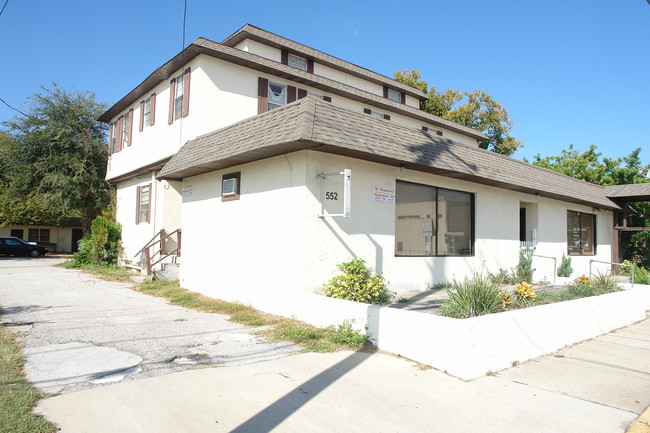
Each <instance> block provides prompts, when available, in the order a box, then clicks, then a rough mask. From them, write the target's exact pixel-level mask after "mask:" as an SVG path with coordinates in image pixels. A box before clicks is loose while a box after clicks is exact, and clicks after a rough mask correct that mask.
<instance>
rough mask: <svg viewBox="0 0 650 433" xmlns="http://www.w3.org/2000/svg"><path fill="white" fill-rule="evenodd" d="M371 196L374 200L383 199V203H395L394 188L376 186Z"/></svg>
mask: <svg viewBox="0 0 650 433" xmlns="http://www.w3.org/2000/svg"><path fill="white" fill-rule="evenodd" d="M373 197H374V199H375V201H383V202H384V203H395V190H394V189H389V188H382V187H380V186H376V187H375V192H374V194H373Z"/></svg>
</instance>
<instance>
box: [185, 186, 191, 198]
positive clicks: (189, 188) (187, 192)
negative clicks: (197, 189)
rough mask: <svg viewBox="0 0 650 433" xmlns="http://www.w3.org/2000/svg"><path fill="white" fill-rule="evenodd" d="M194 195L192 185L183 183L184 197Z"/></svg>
mask: <svg viewBox="0 0 650 433" xmlns="http://www.w3.org/2000/svg"><path fill="white" fill-rule="evenodd" d="M191 196H192V185H183V197H191Z"/></svg>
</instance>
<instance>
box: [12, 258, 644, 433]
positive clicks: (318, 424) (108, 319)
mask: <svg viewBox="0 0 650 433" xmlns="http://www.w3.org/2000/svg"><path fill="white" fill-rule="evenodd" d="M50 263H52V262H48V261H47V260H46V259H39V260H30V261H23V262H14V261H11V260H10V261H1V260H0V272H2V273H3V275H7V276H8V277H9V278H6V279H7V280H14V281H15V282H12V283H11V285H12V287H13V288H12V289H10V290H7V289H5V286H4V285H3V286H2V290H0V305H2V306H3V307H4V308H5V309H7V313H8V316H6V317H5V320H13V321H16V322H22V325H19V327H18V328H19V329H24V330H25V331H27V335H28V337H27V338H26V342H27V344H28V350H27V353H28V355H27V358H28V376H30V375H31V376H30V377H31V379H32V380H34V381H35V382H36V383H37V385H39V386H40V387H43V386H44V385H48V384H50V383H54V384H57V386H59V387H60V389H61V390H62V391H63V392H64V394H62V395H59V396H54V397H51V398H48V399H45V400H42V401H41V402H40V403H39V405H38V406H37V408H36V412H38V413H40V414H43V415H44V416H46V417H47V418H48V419H50V420H52V421H53V422H55V423H56V424H57V425H59V426H60V427H61V431H62V432H63V433H81V432H93V433H95V432H96V433H118V432H119V433H130V432H145V433H149V432H151V433H154V432H155V433H166V432H169V433H172V432H173V433H185V432H187V433H191V432H240V433H243V432H246V433H247V432H250V433H253V432H254V433H259V432H271V431H273V432H335V431H336V432H440V433H465V432H474V431H477V432H488V433H490V432H494V433H497V432H498V433H509V432H512V433H515V432H516V433H521V432H527V433H561V432H567V433H569V432H571V433H574V432H590V433H601V432H602V433H612V432H619V433H623V432H624V431H625V429H626V427H627V426H628V425H629V423H630V422H631V421H633V420H634V419H635V418H636V417H637V416H638V415H639V414H641V413H642V412H643V411H644V410H645V409H646V408H647V407H648V406H649V405H650V319H646V320H644V321H642V322H639V323H637V324H634V325H630V326H628V327H625V328H623V329H620V330H617V331H615V332H612V333H610V334H607V335H604V336H601V337H598V338H595V339H593V340H590V341H587V342H584V343H581V344H579V345H575V346H572V347H569V348H567V349H565V350H563V351H560V352H558V353H556V354H554V355H550V356H546V357H543V358H539V359H536V360H533V361H529V362H526V363H523V364H521V365H519V366H516V367H514V368H511V369H508V370H505V371H502V372H498V373H495V374H494V375H491V376H485V377H482V378H479V379H475V380H472V381H469V382H464V381H461V380H458V379H455V378H453V377H450V376H448V375H446V374H444V373H442V372H439V371H436V370H433V369H427V368H423V367H422V366H419V365H417V364H415V363H413V362H411V361H408V360H405V359H402V358H399V357H396V356H392V355H388V354H380V353H367V352H338V353H332V354H314V353H307V354H298V355H294V356H288V357H283V356H284V355H285V354H287V353H290V352H291V351H292V350H293V347H292V346H290V345H268V344H265V343H264V342H261V341H259V340H257V339H255V338H254V337H251V336H250V334H248V332H247V331H248V330H247V329H246V328H244V327H241V326H238V325H233V324H231V323H228V322H222V321H223V318H220V317H219V316H218V315H211V314H200V313H194V312H191V311H185V310H184V309H182V308H178V307H170V306H168V305H166V304H165V303H164V301H162V300H160V299H156V298H150V297H147V296H144V295H140V294H138V293H135V292H132V291H129V290H128V289H124V288H123V286H122V285H121V284H115V283H105V282H102V281H99V280H96V279H94V278H91V277H88V276H86V275H84V274H81V273H78V272H72V271H66V270H63V269H58V268H48V267H47V265H49V264H50ZM43 281H45V282H43ZM3 284H4V283H3ZM53 287H57V288H59V290H58V291H56V292H55V294H53V293H51V292H52V288H53ZM68 287H69V288H68ZM66 293H67V294H66ZM88 303H92V304H93V306H89V305H87V304H88ZM178 310H183V311H178ZM212 316H214V317H215V318H212V319H210V317H212ZM206 317H208V318H207V319H206ZM177 318H181V319H185V320H181V321H177V320H176V319H177ZM201 319H203V320H214V322H209V323H207V324H206V323H205V322H203V321H202V320H201ZM186 322H191V323H190V324H189V325H191V326H187V327H184V326H185V325H186ZM149 323H152V325H151V326H149ZM218 326H223V327H224V328H217V327H218ZM50 327H51V328H52V329H51V332H48V331H47V328H50ZM158 328H160V333H158ZM100 329H104V331H101V330H100ZM227 336H230V337H227ZM158 340H169V341H170V342H169V343H168V342H165V343H162V344H161V343H159V342H158ZM233 340H235V341H237V343H234V342H233ZM226 341H229V342H230V344H231V345H230V348H231V351H230V352H229V353H228V354H223V355H221V357H219V356H218V355H217V353H216V352H208V348H209V347H212V346H214V348H219V347H225V346H222V344H224V342H226ZM183 342H191V343H190V344H184V343H183ZM215 342H218V343H217V344H212V343H215ZM71 343H75V344H82V345H83V344H89V345H91V346H93V347H99V348H102V349H110V350H115V351H117V352H119V353H120V354H121V356H125V357H126V356H137V357H140V358H142V361H141V362H140V363H139V364H138V366H141V368H142V371H141V372H139V373H132V374H128V375H127V376H126V378H125V379H124V380H122V382H121V383H116V384H112V385H110V386H105V384H102V383H98V384H93V383H92V382H93V380H95V381H97V379H92V378H89V377H88V375H87V374H86V373H84V374H81V373H80V372H76V373H75V374H69V376H71V377H72V378H76V379H78V380H77V381H76V382H72V383H68V384H64V385H61V384H59V383H58V380H54V379H52V378H51V377H50V379H45V378H39V376H34V375H33V373H30V364H32V365H35V363H36V361H35V359H36V357H35V356H34V353H33V350H34V349H36V354H39V353H40V354H42V355H43V356H48V355H52V354H56V356H57V357H58V358H57V359H56V360H55V362H50V363H48V364H45V363H42V364H40V365H42V366H43V367H42V368H43V371H42V372H40V373H41V374H44V375H46V374H50V373H48V372H49V371H50V370H57V369H58V364H59V363H61V364H71V363H72V364H73V363H74V362H76V361H75V359H76V358H74V357H71V355H72V354H75V353H76V352H75V348H68V347H66V346H65V345H66V344H71ZM172 343H173V344H172ZM197 344H198V346H197ZM422 344H427V343H426V336H423V338H422ZM61 346H63V347H61ZM38 349H41V350H40V351H39V350H38ZM215 350H216V349H215ZM193 353H206V354H208V356H206V357H204V358H205V359H211V360H214V361H222V362H223V363H224V364H223V365H228V367H227V368H203V369H190V370H186V371H176V370H179V369H180V370H182V369H185V368H188V366H187V365H176V364H175V363H173V362H171V361H170V360H171V359H174V358H176V359H178V357H179V356H180V357H181V358H182V357H185V358H188V359H189V358H191V357H192V354H193ZM199 358H201V357H199ZM269 358H276V359H270V360H269ZM254 361H264V362H254ZM132 363H133V361H132ZM126 364H128V363H125V365H124V366H126ZM134 365H135V364H134ZM189 367H190V368H194V367H196V366H195V365H190V366H189ZM111 368H112V367H107V366H105V367H102V368H101V369H96V370H102V372H101V373H100V376H97V377H98V379H99V382H102V380H101V377H102V376H101V374H103V373H105V371H110V369H111ZM171 371H173V372H172V373H171V374H163V373H168V372H171ZM115 375H116V376H120V372H115ZM146 376H155V377H148V378H145V377H146ZM103 377H104V378H106V376H103ZM108 377H109V378H110V377H111V376H108ZM80 378H82V380H79V379H80ZM138 378H143V379H142V380H133V379H138ZM84 388H93V389H85V390H83V391H79V392H70V391H74V390H77V389H84ZM637 431H640V432H644V433H647V432H650V428H648V429H641V430H637Z"/></svg>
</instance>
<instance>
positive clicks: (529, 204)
mask: <svg viewBox="0 0 650 433" xmlns="http://www.w3.org/2000/svg"><path fill="white" fill-rule="evenodd" d="M425 98H426V96H425V95H424V94H423V93H422V92H420V91H419V90H416V89H414V88H411V87H409V86H406V85H404V84H402V83H399V82H396V81H394V80H392V79H390V78H387V77H384V76H382V75H379V74H376V73H374V72H372V71H369V70H367V69H364V68H361V67H358V66H356V65H353V64H351V63H348V62H345V61H343V60H340V59H338V58H336V57H332V56H330V55H327V54H325V53H322V52H320V51H317V50H314V49H312V48H309V47H306V46H304V45H301V44H299V43H296V42H293V41H290V40H288V39H285V38H282V37H280V36H277V35H275V34H272V33H269V32H267V31H264V30H261V29H258V28H256V27H253V26H250V25H246V26H244V27H243V28H241V29H240V30H238V31H237V32H235V33H234V34H233V35H232V36H230V37H228V38H227V39H226V40H225V41H223V42H222V43H216V42H212V41H209V40H206V39H197V40H196V41H195V42H193V43H192V44H191V45H190V46H188V47H187V48H186V49H184V50H183V51H182V52H180V53H179V54H178V55H177V56H175V57H174V58H173V59H171V60H170V61H168V62H167V63H165V64H164V65H162V66H161V67H160V68H158V69H157V70H156V71H154V72H153V73H152V74H151V75H150V76H149V77H147V78H146V79H145V80H144V81H143V82H142V83H141V84H140V85H138V86H137V87H136V88H135V89H134V90H133V91H131V92H130V93H129V94H127V95H126V96H125V97H124V98H122V99H121V100H120V101H118V102H117V103H116V104H115V105H114V106H113V107H111V108H110V109H109V110H108V111H107V112H106V113H104V115H103V116H102V117H101V119H100V120H102V121H105V122H107V123H109V124H110V137H109V143H108V146H109V152H110V158H109V165H108V175H107V178H108V180H109V181H111V182H113V183H115V184H116V185H117V199H118V201H117V219H118V221H119V222H120V223H121V224H122V226H123V244H124V249H125V253H124V256H125V257H124V258H125V259H126V260H130V261H132V262H138V261H139V260H140V256H141V255H142V248H143V247H144V246H145V245H146V244H147V242H148V241H150V240H151V239H154V241H155V240H157V239H159V237H156V236H157V235H158V234H159V233H160V231H161V230H164V231H165V233H167V234H169V233H175V234H174V236H171V237H169V238H168V239H166V241H165V245H164V250H165V251H168V252H174V253H176V250H177V248H178V247H180V246H181V245H182V248H181V249H180V252H181V253H182V256H181V257H180V258H179V259H178V262H179V263H180V279H181V283H182V285H183V286H184V287H186V288H188V289H191V290H195V291H198V292H202V293H206V294H208V295H212V296H219V297H225V298H230V299H250V298H251V297H254V296H255V294H256V293H265V294H268V293H278V294H287V293H317V292H319V291H320V289H321V287H322V285H323V283H325V282H326V281H327V280H328V279H329V278H331V277H332V276H333V275H334V274H335V273H336V271H337V269H336V265H337V264H338V263H341V262H343V261H347V260H349V259H351V258H353V257H360V258H363V259H365V260H366V262H367V263H368V264H369V265H370V266H371V267H372V268H374V269H375V270H376V271H377V272H380V273H382V274H383V275H384V276H385V278H386V280H387V281H388V282H389V284H390V288H391V290H393V291H397V292H400V291H407V290H421V289H425V288H426V287H428V286H432V285H434V284H436V283H439V282H447V281H451V280H452V279H453V278H462V277H464V276H467V275H471V274H473V273H475V272H498V270H499V269H500V268H506V269H508V268H511V267H514V266H515V265H516V263H517V260H518V253H519V250H520V245H521V242H522V241H527V242H528V243H529V244H532V245H535V253H536V255H537V256H538V257H536V259H535V262H534V265H535V267H536V269H537V271H536V278H537V279H542V278H548V279H549V280H552V279H553V266H554V262H553V258H555V259H559V258H561V257H562V255H563V254H569V255H571V257H572V259H573V268H574V269H575V273H576V274H578V275H579V274H583V273H587V272H588V268H589V260H591V259H596V260H600V261H604V262H609V261H612V258H613V248H614V243H615V241H616V239H615V231H614V226H615V212H616V211H618V210H619V209H620V206H619V204H617V202H616V201H615V200H616V198H610V197H608V189H607V188H603V187H600V186H597V185H593V184H590V183H586V182H582V181H579V180H576V179H573V178H570V177H567V176H563V175H561V174H558V173H555V172H552V171H549V170H546V169H543V168H539V167H536V166H533V165H530V164H527V163H524V162H521V161H517V160H514V159H511V158H508V157H504V156H501V155H498V154H495V153H493V152H489V151H485V150H482V149H479V148H478V147H477V146H476V145H477V142H478V141H480V140H481V139H483V138H484V137H483V136H482V134H481V133H479V132H477V131H475V130H472V129H470V128H467V127H465V126H463V125H459V124H456V123H454V122H451V121H448V120H446V119H443V118H440V117H437V116H434V115H431V114H428V113H426V112H423V111H421V110H420V109H419V103H420V101H421V100H423V99H425ZM619 198H620V197H619ZM179 229H180V232H176V231H177V230H179ZM181 233H182V236H181V235H180V234H181ZM181 240H182V243H181ZM542 256H545V257H542ZM558 263H559V260H558ZM600 266H606V265H602V264H601V265H600Z"/></svg>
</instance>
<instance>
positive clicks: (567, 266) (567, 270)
mask: <svg viewBox="0 0 650 433" xmlns="http://www.w3.org/2000/svg"><path fill="white" fill-rule="evenodd" d="M571 274H573V268H572V267H571V257H567V256H565V255H564V253H562V261H561V262H560V267H559V268H558V270H557V276H558V277H565V278H569V277H570V276H571Z"/></svg>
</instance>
